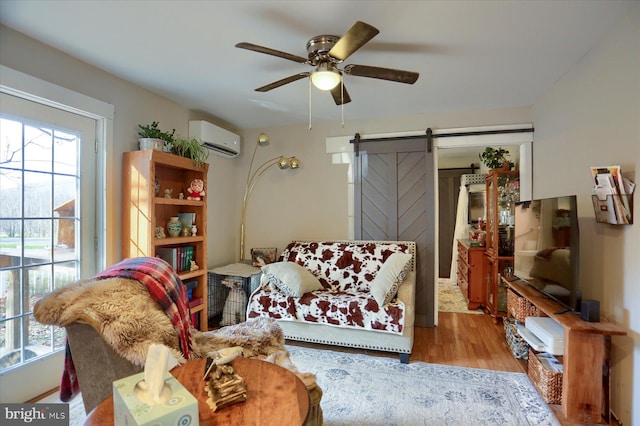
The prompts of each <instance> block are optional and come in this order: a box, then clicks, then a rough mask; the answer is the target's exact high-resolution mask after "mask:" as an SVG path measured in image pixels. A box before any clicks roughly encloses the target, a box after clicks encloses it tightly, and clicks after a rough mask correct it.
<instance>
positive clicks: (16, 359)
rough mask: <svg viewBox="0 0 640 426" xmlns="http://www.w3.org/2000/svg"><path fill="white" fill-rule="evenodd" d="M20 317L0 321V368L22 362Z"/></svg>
mask: <svg viewBox="0 0 640 426" xmlns="http://www.w3.org/2000/svg"><path fill="white" fill-rule="evenodd" d="M20 324H21V321H20V318H15V319H11V320H7V321H0V369H3V368H6V367H9V366H11V365H14V364H18V363H20V362H22V353H21V351H20V348H21V347H22V344H21V342H22V339H21V338H20V336H21V335H20V328H21V326H20Z"/></svg>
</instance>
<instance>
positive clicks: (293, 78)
mask: <svg viewBox="0 0 640 426" xmlns="http://www.w3.org/2000/svg"><path fill="white" fill-rule="evenodd" d="M308 76H309V73H308V72H301V73H300V74H294V75H292V76H289V77H287V78H283V79H282V80H278V81H274V82H273V83H270V84H267V85H266V86H262V87H258V88H257V89H256V92H268V91H269V90H273V89H276V88H278V87H280V86H284V85H285V84H289V83H293V82H294V81H298V80H300V79H301V78H305V77H308Z"/></svg>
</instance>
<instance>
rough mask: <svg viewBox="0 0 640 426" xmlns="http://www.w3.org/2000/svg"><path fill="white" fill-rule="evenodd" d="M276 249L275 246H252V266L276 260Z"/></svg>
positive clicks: (259, 265)
mask: <svg viewBox="0 0 640 426" xmlns="http://www.w3.org/2000/svg"><path fill="white" fill-rule="evenodd" d="M277 252H278V249H277V248H275V247H268V248H252V249H251V263H252V265H253V266H258V267H261V266H264V265H268V264H269V263H273V262H275V261H276V255H277Z"/></svg>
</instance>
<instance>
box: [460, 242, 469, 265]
mask: <svg viewBox="0 0 640 426" xmlns="http://www.w3.org/2000/svg"><path fill="white" fill-rule="evenodd" d="M458 256H459V257H460V258H461V259H464V261H465V262H469V250H468V249H467V246H465V245H464V244H462V243H461V242H460V241H458Z"/></svg>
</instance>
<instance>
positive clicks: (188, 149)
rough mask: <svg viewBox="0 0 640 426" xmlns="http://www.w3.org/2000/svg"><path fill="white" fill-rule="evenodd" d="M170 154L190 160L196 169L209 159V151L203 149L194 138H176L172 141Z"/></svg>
mask: <svg viewBox="0 0 640 426" xmlns="http://www.w3.org/2000/svg"><path fill="white" fill-rule="evenodd" d="M171 152H172V153H174V154H176V155H179V156H181V157H186V158H191V160H193V164H195V165H196V166H198V167H201V166H202V165H203V164H204V163H205V161H207V158H209V150H208V149H206V148H204V147H203V146H202V145H201V144H200V141H198V139H196V138H181V137H177V138H176V139H175V140H174V141H173V147H172V148H171Z"/></svg>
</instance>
